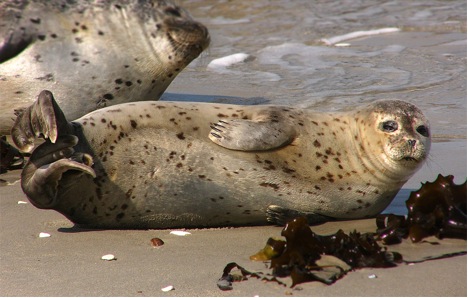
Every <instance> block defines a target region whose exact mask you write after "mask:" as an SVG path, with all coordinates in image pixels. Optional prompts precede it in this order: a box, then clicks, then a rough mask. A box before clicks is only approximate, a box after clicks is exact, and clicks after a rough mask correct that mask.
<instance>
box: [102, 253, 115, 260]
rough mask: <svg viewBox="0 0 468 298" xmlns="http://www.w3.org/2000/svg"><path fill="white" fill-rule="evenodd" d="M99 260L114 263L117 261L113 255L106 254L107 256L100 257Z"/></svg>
mask: <svg viewBox="0 0 468 298" xmlns="http://www.w3.org/2000/svg"><path fill="white" fill-rule="evenodd" d="M101 260H104V261H114V260H117V259H116V258H115V256H114V255H111V254H108V255H103V256H102V257H101Z"/></svg>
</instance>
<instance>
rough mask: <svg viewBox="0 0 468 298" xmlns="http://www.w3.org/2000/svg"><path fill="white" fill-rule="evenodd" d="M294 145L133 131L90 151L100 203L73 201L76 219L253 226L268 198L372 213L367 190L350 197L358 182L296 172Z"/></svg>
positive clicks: (297, 206) (295, 205) (339, 213)
mask: <svg viewBox="0 0 468 298" xmlns="http://www.w3.org/2000/svg"><path fill="white" fill-rule="evenodd" d="M294 150H302V149H301V148H295V147H294V146H290V147H287V148H280V149H277V150H275V151H268V152H241V151H232V150H229V149H225V148H223V147H220V146H217V145H216V144H214V143H212V142H211V141H210V140H209V139H208V138H206V139H203V138H199V137H198V136H197V137H194V136H191V135H189V134H186V135H177V134H175V133H174V132H172V131H168V130H165V129H154V128H152V129H150V128H147V129H139V130H134V131H132V132H131V133H129V134H128V135H126V136H125V137H122V138H119V143H118V145H116V146H113V145H109V147H108V148H107V149H106V150H104V151H102V152H95V153H94V154H95V155H97V156H99V159H96V164H95V169H96V173H97V175H98V177H97V178H96V179H94V181H93V182H94V184H95V187H94V191H92V192H91V193H90V194H89V196H94V197H95V199H94V201H95V202H96V201H99V202H100V203H99V205H98V207H97V208H95V207H93V208H91V207H90V206H87V208H86V210H87V211H85V210H84V209H83V207H82V206H77V207H76V208H75V210H74V218H73V220H74V221H75V222H78V223H80V222H88V223H89V222H90V221H91V222H93V223H96V222H98V223H99V224H100V225H103V226H106V225H109V226H115V225H117V226H123V227H124V226H126V225H129V226H135V224H136V223H137V224H138V225H139V226H141V227H156V226H157V227H171V226H185V227H189V226H199V227H200V226H219V225H249V224H250V225H254V224H265V223H266V216H265V212H266V209H267V207H268V206H270V205H280V206H283V207H286V208H291V209H294V210H300V211H303V212H314V213H317V214H322V215H327V216H332V217H340V218H347V217H349V218H353V217H356V216H358V217H363V216H366V215H368V214H370V213H376V211H375V210H371V209H372V208H375V205H374V204H373V203H374V201H375V197H374V196H371V194H370V191H367V192H369V194H368V195H367V196H366V194H364V195H363V194H361V195H360V196H361V197H360V198H357V199H355V197H356V193H355V192H356V191H358V190H359V189H361V188H359V187H358V185H356V183H355V182H356V181H354V185H353V186H349V183H347V182H346V183H341V184H339V183H338V182H337V183H336V184H334V185H333V186H331V183H330V181H329V180H331V179H329V180H326V181H324V180H323V179H321V178H320V176H317V177H315V176H312V177H311V176H308V175H306V173H302V172H300V171H299V167H295V165H294V162H298V161H299V157H300V156H303V155H302V154H298V153H296V152H295V151H294ZM285 155H286V156H290V157H289V158H285ZM300 162H302V163H304V162H305V163H307V161H306V160H303V161H300ZM300 168H302V167H300ZM345 187H346V188H345ZM366 187H367V188H369V186H366ZM350 189H351V190H350ZM369 190H370V189H369ZM361 192H363V191H361ZM346 196H349V197H350V198H349V199H347V198H346ZM85 204H87V205H89V203H88V202H85ZM379 208H381V207H379ZM377 212H378V211H377ZM91 213H92V214H91ZM80 217H82V218H80ZM84 218H86V219H84Z"/></svg>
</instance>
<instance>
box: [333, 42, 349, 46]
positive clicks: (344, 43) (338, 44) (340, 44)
mask: <svg viewBox="0 0 468 298" xmlns="http://www.w3.org/2000/svg"><path fill="white" fill-rule="evenodd" d="M350 45H351V44H350V43H347V42H342V43H335V47H349V46H350Z"/></svg>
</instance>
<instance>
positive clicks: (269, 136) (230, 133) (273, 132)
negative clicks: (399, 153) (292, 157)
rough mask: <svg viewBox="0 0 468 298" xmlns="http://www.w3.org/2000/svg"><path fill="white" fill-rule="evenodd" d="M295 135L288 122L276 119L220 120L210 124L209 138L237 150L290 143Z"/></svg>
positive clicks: (264, 147)
mask: <svg viewBox="0 0 468 298" xmlns="http://www.w3.org/2000/svg"><path fill="white" fill-rule="evenodd" d="M294 137H295V134H294V132H293V130H292V129H291V128H290V127H289V125H288V124H285V123H281V122H278V121H276V122H275V121H268V120H266V121H255V120H241V119H233V120H220V121H219V122H218V123H216V124H213V125H211V131H210V134H209V138H210V139H211V140H212V141H213V142H214V143H216V144H218V145H220V146H222V147H225V148H228V149H232V150H239V151H265V150H272V149H276V148H280V147H282V146H285V145H288V144H290V143H291V142H292V141H293V139H294Z"/></svg>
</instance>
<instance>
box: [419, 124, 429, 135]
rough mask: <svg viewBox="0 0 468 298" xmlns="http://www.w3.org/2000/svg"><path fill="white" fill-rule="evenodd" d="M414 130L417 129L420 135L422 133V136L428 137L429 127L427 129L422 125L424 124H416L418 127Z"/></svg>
mask: <svg viewBox="0 0 468 298" xmlns="http://www.w3.org/2000/svg"><path fill="white" fill-rule="evenodd" d="M416 131H417V132H418V133H419V134H420V135H422V136H424V137H426V138H427V137H429V129H428V128H427V127H426V126H424V125H420V126H418V127H417V128H416Z"/></svg>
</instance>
